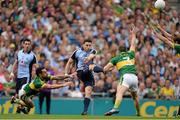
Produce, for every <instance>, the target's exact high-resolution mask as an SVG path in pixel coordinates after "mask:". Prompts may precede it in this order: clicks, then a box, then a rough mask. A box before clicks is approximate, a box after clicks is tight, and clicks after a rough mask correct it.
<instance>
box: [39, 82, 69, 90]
mask: <svg viewBox="0 0 180 120" xmlns="http://www.w3.org/2000/svg"><path fill="white" fill-rule="evenodd" d="M71 84H72V82H65V83H61V84H45V85H44V86H43V87H42V89H45V88H47V89H57V88H61V87H65V86H70V85H71Z"/></svg>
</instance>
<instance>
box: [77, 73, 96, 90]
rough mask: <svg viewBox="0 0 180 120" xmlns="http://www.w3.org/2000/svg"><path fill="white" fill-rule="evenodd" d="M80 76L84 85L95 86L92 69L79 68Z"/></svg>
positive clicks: (78, 74)
mask: <svg viewBox="0 0 180 120" xmlns="http://www.w3.org/2000/svg"><path fill="white" fill-rule="evenodd" d="M77 76H78V78H79V79H80V80H81V81H82V82H83V83H84V86H85V87H87V86H94V76H93V73H92V71H89V70H78V71H77Z"/></svg>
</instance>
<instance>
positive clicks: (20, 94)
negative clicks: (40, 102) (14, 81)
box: [19, 84, 27, 98]
mask: <svg viewBox="0 0 180 120" xmlns="http://www.w3.org/2000/svg"><path fill="white" fill-rule="evenodd" d="M26 85H27V84H24V85H23V86H22V88H21V89H20V90H19V98H21V96H22V95H24V94H25V93H26V92H25V91H24V87H25V86H26Z"/></svg>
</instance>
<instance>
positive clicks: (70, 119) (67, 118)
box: [0, 114, 179, 120]
mask: <svg viewBox="0 0 180 120" xmlns="http://www.w3.org/2000/svg"><path fill="white" fill-rule="evenodd" d="M0 119H3V120H5V119H6V120H7V119H13V120H14V119H23V120H31V119H36V120H37V119H40V120H42V119H44V120H47V119H48V120H50V119H51V120H52V119H60V120H74V119H75V120H84V119H85V120H146V119H147V120H170V119H179V118H164V117H163V118H143V117H136V116H130V117H129V116H80V115H39V114H33V115H24V114H0Z"/></svg>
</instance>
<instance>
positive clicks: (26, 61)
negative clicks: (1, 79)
mask: <svg viewBox="0 0 180 120" xmlns="http://www.w3.org/2000/svg"><path fill="white" fill-rule="evenodd" d="M22 46H23V49H22V50H19V51H18V53H17V57H16V60H15V62H14V64H13V70H12V72H11V74H10V78H12V79H14V78H15V79H16V80H15V81H16V95H15V96H18V91H19V90H20V89H21V87H22V86H23V85H24V84H26V83H30V82H31V77H32V72H33V71H34V72H35V69H36V56H35V54H34V53H33V52H32V51H31V40H29V39H24V40H23V41H22ZM18 109H19V107H18ZM18 109H17V112H18Z"/></svg>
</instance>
